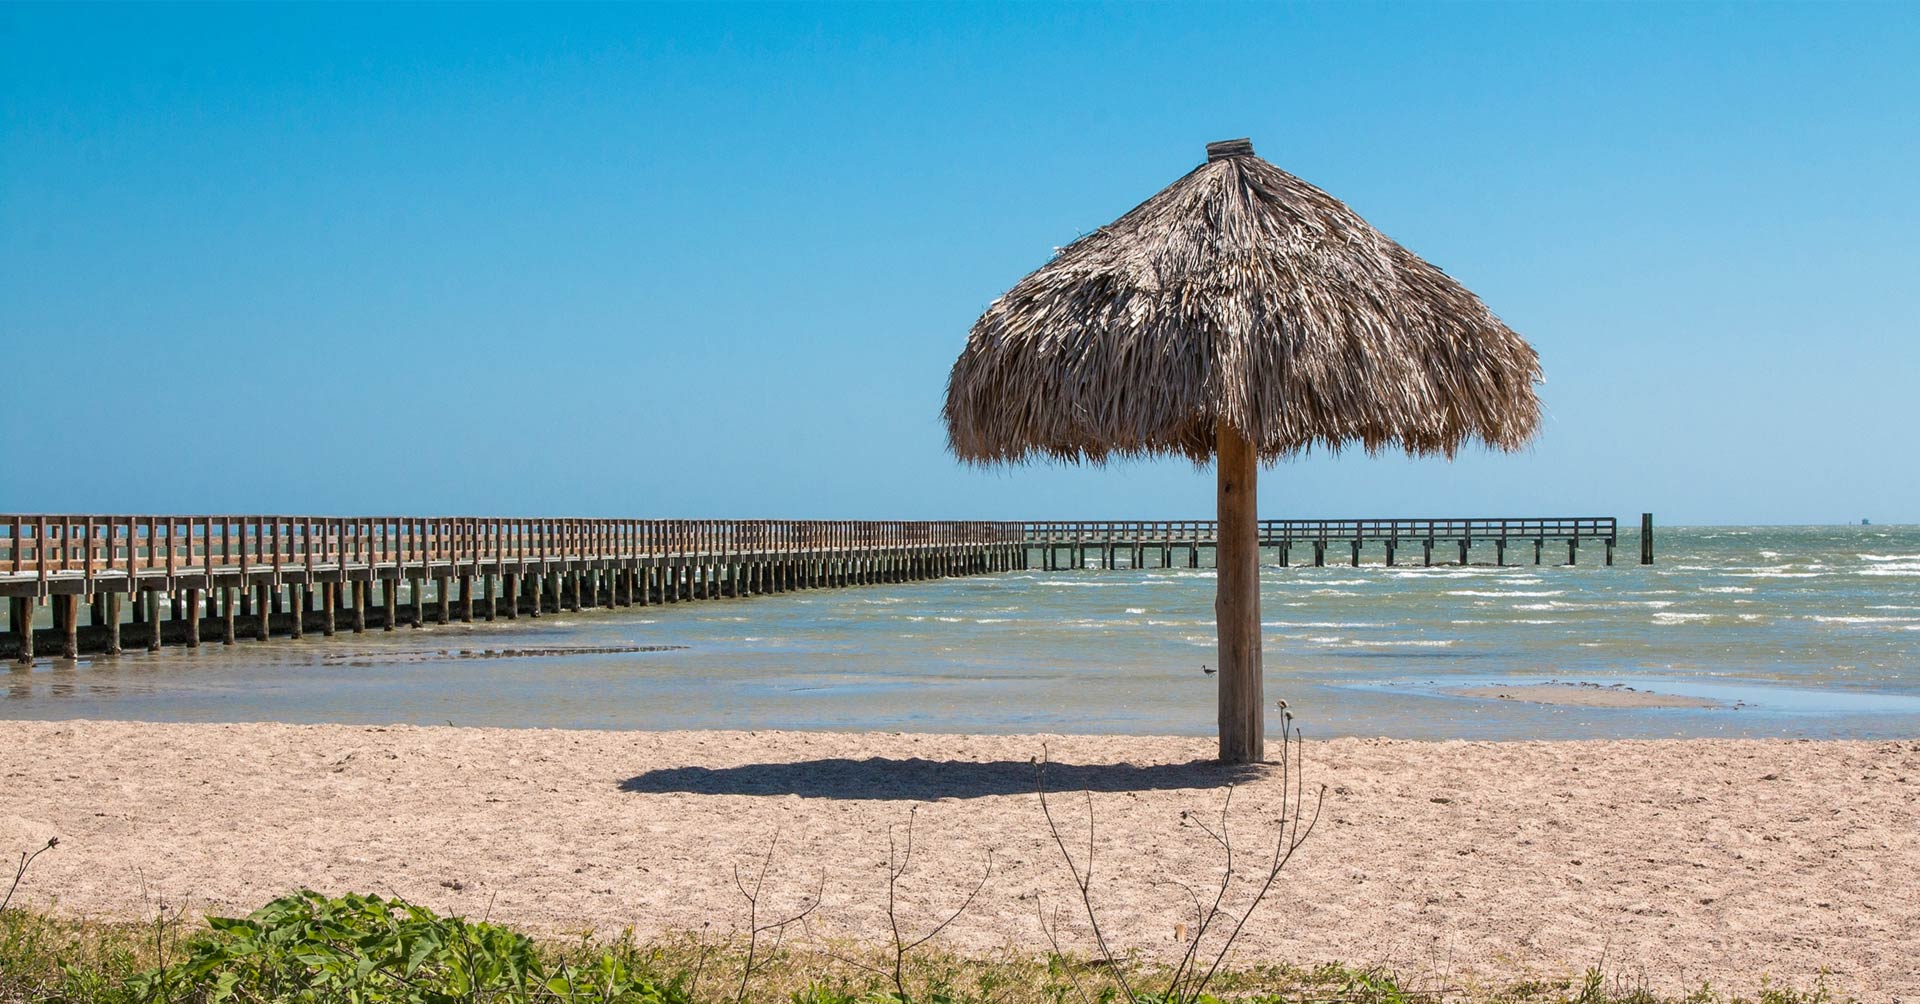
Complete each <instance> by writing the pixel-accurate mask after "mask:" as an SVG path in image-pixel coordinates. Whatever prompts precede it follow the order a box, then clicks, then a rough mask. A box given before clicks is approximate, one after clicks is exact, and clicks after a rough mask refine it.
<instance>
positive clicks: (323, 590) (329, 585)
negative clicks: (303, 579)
mask: <svg viewBox="0 0 1920 1004" xmlns="http://www.w3.org/2000/svg"><path fill="white" fill-rule="evenodd" d="M320 608H321V610H320V612H321V613H323V614H325V615H326V619H324V620H322V621H321V622H320V633H321V634H322V635H325V636H326V637H328V638H331V637H333V632H334V631H335V630H336V629H337V628H338V626H339V624H338V622H337V620H336V618H337V616H338V614H339V610H340V583H338V582H322V583H320Z"/></svg>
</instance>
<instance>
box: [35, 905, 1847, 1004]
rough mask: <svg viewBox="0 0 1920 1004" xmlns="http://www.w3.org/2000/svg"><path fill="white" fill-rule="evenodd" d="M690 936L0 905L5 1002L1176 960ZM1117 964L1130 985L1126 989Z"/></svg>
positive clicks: (1325, 984)
mask: <svg viewBox="0 0 1920 1004" xmlns="http://www.w3.org/2000/svg"><path fill="white" fill-rule="evenodd" d="M894 962H895V959H894V957H893V956H892V955H891V954H890V953H875V952H873V951H871V950H867V951H862V952H859V953H857V954H854V953H853V950H852V949H846V950H841V949H837V948H817V947H809V948H784V947H783V948H776V949H774V950H772V951H769V950H768V947H767V945H766V944H765V943H764V941H763V942H762V943H761V944H758V945H756V946H752V947H751V948H750V947H749V945H748V944H747V941H746V939H745V938H744V936H743V937H741V938H732V939H702V938H696V937H692V936H686V937H678V938H665V939H656V940H648V941H641V940H637V939H636V938H634V936H633V935H632V934H631V932H627V933H623V934H621V935H619V936H617V937H614V938H611V939H606V938H591V937H580V938H576V939H572V940H554V939H537V938H533V937H530V936H528V935H526V934H524V933H521V932H518V931H515V930H513V929H511V928H508V927H505V926H502V925H499V924H494V923H489V922H487V921H475V920H468V919H463V918H459V917H442V916H439V915H437V914H435V913H433V912H432V911H429V910H426V909H424V908H422V907H419V906H414V905H411V904H408V903H405V902H402V901H399V900H394V899H383V898H381V897H378V896H342V897H327V896H322V895H320V894H318V893H312V892H301V893H297V894H294V895H290V896H286V897H283V898H281V899H277V900H275V901H273V902H272V903H269V904H267V905H266V906H264V907H262V908H261V909H259V910H258V911H255V912H254V913H253V914H251V915H249V916H247V917H245V918H208V919H207V920H206V921H204V922H199V921H193V920H189V919H187V918H184V917H181V916H179V915H177V914H162V915H159V916H156V917H155V918H154V919H152V920H149V921H146V922H142V923H109V922H101V921H90V920H77V919H70V918H65V917H60V916H57V915H54V914H49V913H45V912H39V911H32V910H20V909H12V910H8V911H7V912H5V913H4V914H0V1001H4V1002H7V1004H16V1002H17V1004H151V1002H180V1004H216V1002H226V1001H232V1002H262V1004H266V1002H274V1004H278V1002H288V1004H292V1002H315V1004H330V1002H340V1004H442V1002H456V1001H473V1002H481V1001H486V1002H498V1004H589V1002H593V1004H603V1002H604V1004H1178V1002H1181V1001H1182V1000H1183V996H1184V995H1183V994H1181V993H1180V992H1178V991H1170V989H1169V988H1170V986H1171V985H1172V984H1171V981H1172V980H1174V979H1175V974H1174V972H1173V969H1172V967H1168V966H1165V965H1159V964H1154V963H1148V962H1143V961H1138V960H1122V961H1121V962H1120V963H1119V964H1118V967H1117V969H1116V967H1115V966H1113V965H1110V964H1108V963H1107V962H1106V961H1105V960H1102V959H1083V958H1071V957H1067V956H1062V955H1057V954H1053V953H1051V952H1048V951H1046V950H1044V949H1039V950H1035V951H1034V952H1032V953H1028V954H1022V953H1019V952H1007V953H1002V954H998V955H994V956H986V957H967V956H960V955H955V954H952V953H949V952H945V951H929V952H926V953H923V954H913V955H910V956H909V957H907V958H906V959H905V960H904V965H903V966H902V967H901V970H900V979H899V982H898V984H896V981H895V979H894V976H893V966H894ZM1122 970H1123V971H1124V972H1125V973H1126V974H1127V980H1126V983H1127V985H1128V986H1130V987H1131V988H1132V992H1131V995H1129V994H1128V993H1127V992H1125V991H1123V990H1122V989H1121V983H1120V981H1119V980H1118V979H1117V977H1118V976H1119V975H1120V971H1122ZM1185 999H1186V1000H1188V1001H1189V1002H1190V1004H1214V1002H1245V1004H1307V1002H1312V1004H1429V1002H1430V1004H1440V1002H1443V1001H1445V1002H1469V1004H1509V1002H1512V1004H1736V1002H1747V1004H1841V1002H1842V1001H1843V1000H1845V998H1839V997H1836V996H1835V995H1833V994H1831V993H1830V992H1828V991H1827V990H1826V989H1825V988H1824V986H1823V985H1822V984H1821V983H1820V982H1819V981H1815V982H1814V983H1812V984H1811V986H1808V987H1801V988H1788V987H1767V986H1761V987H1755V988H1752V989H1750V990H1747V991H1746V992H1734V993H1729V992H1724V991H1721V990H1719V989H1716V988H1713V987H1706V986H1702V987H1698V988H1695V989H1694V990H1692V991H1690V992H1688V993H1685V994H1682V995H1678V996H1675V995H1671V994H1662V993H1655V992H1653V991H1651V990H1648V989H1646V988H1645V987H1644V986H1641V985H1638V984H1636V983H1633V982H1629V981H1626V980H1622V979H1613V978H1609V977H1607V976H1606V975H1604V974H1602V973H1600V972H1599V971H1598V970H1592V971H1589V972H1587V973H1585V974H1577V975H1570V976H1568V977H1566V978H1563V979H1556V980H1545V981H1539V980H1535V981H1527V982H1520V983H1511V984H1507V985H1502V986H1475V985H1471V984H1466V985H1462V984H1458V983H1455V984H1445V983H1438V982H1434V981H1433V980H1432V979H1431V978H1426V979H1421V980H1411V979H1407V980H1403V979H1402V978H1400V977H1398V976H1396V974H1394V973H1392V972H1388V971H1385V970H1380V969H1372V968H1358V967H1352V966H1344V965H1337V964H1328V965H1316V966H1305V967H1298V966H1286V965H1264V966H1250V967H1230V968H1226V969H1223V970H1222V971H1221V972H1220V973H1219V974H1218V975H1217V976H1216V978H1215V980H1214V981H1213V983H1212V984H1211V985H1210V986H1209V987H1208V988H1207V989H1206V990H1205V991H1204V992H1202V993H1200V994H1199V995H1198V996H1197V997H1196V998H1185Z"/></svg>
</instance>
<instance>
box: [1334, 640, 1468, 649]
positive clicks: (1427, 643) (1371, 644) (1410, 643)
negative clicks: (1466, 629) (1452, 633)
mask: <svg viewBox="0 0 1920 1004" xmlns="http://www.w3.org/2000/svg"><path fill="white" fill-rule="evenodd" d="M1458 641H1459V639H1458V638H1410V639H1402V640H1399V641H1369V640H1366V639H1363V638H1354V639H1350V640H1349V641H1347V643H1346V647H1348V648H1446V647H1447V646H1449V645H1453V644H1456V643H1457V642H1458Z"/></svg>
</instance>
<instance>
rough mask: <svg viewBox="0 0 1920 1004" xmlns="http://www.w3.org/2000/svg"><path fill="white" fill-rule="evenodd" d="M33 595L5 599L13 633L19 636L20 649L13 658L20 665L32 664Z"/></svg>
mask: <svg viewBox="0 0 1920 1004" xmlns="http://www.w3.org/2000/svg"><path fill="white" fill-rule="evenodd" d="M33 602H34V601H33V597H31V596H15V597H13V598H12V599H10V600H8V601H7V609H8V612H9V613H11V614H12V615H13V622H12V623H13V633H14V634H16V635H18V636H19V637H20V649H19V651H17V652H15V653H14V655H13V659H14V661H15V662H17V663H19V664H21V665H22V666H31V665H33Z"/></svg>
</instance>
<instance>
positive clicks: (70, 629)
mask: <svg viewBox="0 0 1920 1004" xmlns="http://www.w3.org/2000/svg"><path fill="white" fill-rule="evenodd" d="M55 601H56V602H57V603H58V606H56V607H55V608H54V611H55V613H57V614H58V615H59V618H60V658H62V659H78V658H80V597H79V596H77V595H75V594H73V593H68V594H66V595H64V596H58V597H55Z"/></svg>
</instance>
